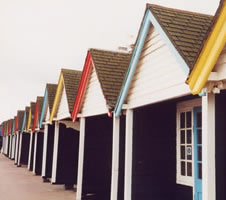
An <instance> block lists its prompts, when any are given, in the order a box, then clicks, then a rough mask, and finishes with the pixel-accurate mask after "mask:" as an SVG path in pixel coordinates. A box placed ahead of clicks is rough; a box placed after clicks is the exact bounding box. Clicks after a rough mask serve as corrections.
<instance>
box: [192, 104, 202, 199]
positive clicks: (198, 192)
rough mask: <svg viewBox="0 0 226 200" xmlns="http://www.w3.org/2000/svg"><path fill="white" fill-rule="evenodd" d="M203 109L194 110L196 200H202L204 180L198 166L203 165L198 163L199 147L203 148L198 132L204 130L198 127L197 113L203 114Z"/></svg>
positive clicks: (196, 108)
mask: <svg viewBox="0 0 226 200" xmlns="http://www.w3.org/2000/svg"><path fill="white" fill-rule="evenodd" d="M201 112H202V111H201V107H195V108H194V113H193V115H194V126H193V133H194V137H193V140H194V183H195V184H194V195H195V196H194V200H201V199H202V179H199V178H198V174H199V172H198V164H199V163H202V162H201V161H198V147H199V146H202V145H200V144H198V133H197V132H198V130H199V129H202V127H197V113H201Z"/></svg>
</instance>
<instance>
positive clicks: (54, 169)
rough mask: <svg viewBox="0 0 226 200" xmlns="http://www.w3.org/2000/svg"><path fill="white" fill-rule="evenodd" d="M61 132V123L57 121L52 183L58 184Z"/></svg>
mask: <svg viewBox="0 0 226 200" xmlns="http://www.w3.org/2000/svg"><path fill="white" fill-rule="evenodd" d="M59 131H60V123H59V121H56V122H55V131H54V144H53V163H52V175H51V183H55V182H56V176H57V157H58V144H59V134H60V133H59Z"/></svg>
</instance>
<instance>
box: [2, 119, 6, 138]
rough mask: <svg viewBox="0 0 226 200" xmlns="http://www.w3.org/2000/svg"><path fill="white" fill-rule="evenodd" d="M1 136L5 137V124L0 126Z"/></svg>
mask: <svg viewBox="0 0 226 200" xmlns="http://www.w3.org/2000/svg"><path fill="white" fill-rule="evenodd" d="M2 136H5V122H4V123H3V126H2Z"/></svg>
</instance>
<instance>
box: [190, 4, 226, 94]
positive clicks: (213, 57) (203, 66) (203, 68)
mask: <svg viewBox="0 0 226 200" xmlns="http://www.w3.org/2000/svg"><path fill="white" fill-rule="evenodd" d="M218 15H219V16H218V17H217V19H216V22H215V24H214V26H213V30H212V32H211V33H210V35H209V37H208V38H207V40H206V42H205V44H204V47H203V49H202V51H201V53H200V55H199V58H198V60H197V62H196V64H195V66H194V69H193V70H192V72H191V74H190V76H189V78H188V81H187V83H188V84H189V87H190V89H191V92H192V94H199V93H200V92H201V90H202V89H203V87H204V86H205V84H206V82H207V80H208V77H209V74H210V73H211V71H212V70H213V68H214V66H215V64H216V62H217V60H218V58H219V55H220V54H221V52H222V50H223V48H224V46H225V43H226V0H224V2H223V4H222V8H221V10H220V12H219V13H218Z"/></svg>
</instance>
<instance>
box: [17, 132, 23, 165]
mask: <svg viewBox="0 0 226 200" xmlns="http://www.w3.org/2000/svg"><path fill="white" fill-rule="evenodd" d="M19 134H20V142H19V152H18V162H17V166H20V159H21V151H22V142H23V132H21V133H19Z"/></svg>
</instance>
